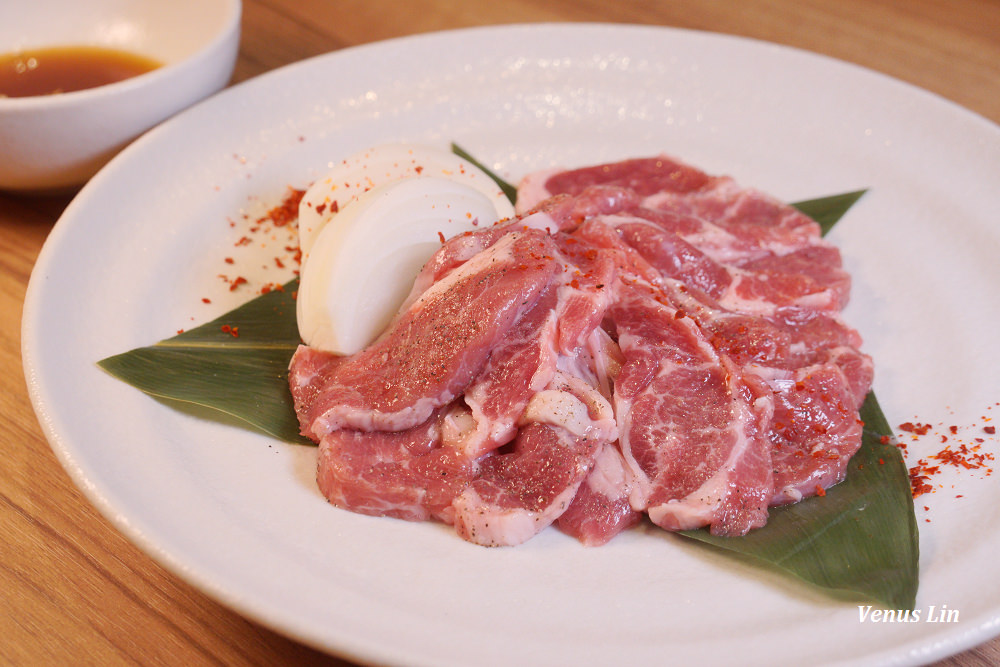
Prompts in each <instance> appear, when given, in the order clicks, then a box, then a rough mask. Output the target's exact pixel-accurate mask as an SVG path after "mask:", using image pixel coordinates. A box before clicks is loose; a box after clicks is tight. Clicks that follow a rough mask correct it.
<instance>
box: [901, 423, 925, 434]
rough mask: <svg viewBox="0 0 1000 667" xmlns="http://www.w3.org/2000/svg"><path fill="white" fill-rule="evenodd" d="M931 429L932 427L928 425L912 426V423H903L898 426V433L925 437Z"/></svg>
mask: <svg viewBox="0 0 1000 667" xmlns="http://www.w3.org/2000/svg"><path fill="white" fill-rule="evenodd" d="M932 428H933V427H932V426H931V425H930V424H920V423H916V424H914V423H913V422H903V423H902V424H900V425H899V430H900V431H906V432H907V433H913V434H915V435H927V433H928V432H929V431H930V430H931V429H932Z"/></svg>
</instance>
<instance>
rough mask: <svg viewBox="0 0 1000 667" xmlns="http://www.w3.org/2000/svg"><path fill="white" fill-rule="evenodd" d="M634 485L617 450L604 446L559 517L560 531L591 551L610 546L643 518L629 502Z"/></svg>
mask: <svg viewBox="0 0 1000 667" xmlns="http://www.w3.org/2000/svg"><path fill="white" fill-rule="evenodd" d="M635 485H636V481H635V478H634V476H633V474H632V472H631V470H630V469H629V467H628V465H626V463H625V459H624V458H623V457H622V454H621V452H620V451H619V450H618V446H617V445H616V444H615V443H612V442H606V443H604V444H603V445H602V446H601V449H600V450H599V451H598V453H597V456H596V457H595V458H594V468H593V470H591V471H590V473H588V474H587V477H586V478H585V479H584V480H583V484H581V485H580V488H579V490H577V492H576V496H574V498H573V502H572V503H570V506H569V507H568V508H567V509H566V511H565V512H563V513H562V515H561V516H560V517H559V521H558V526H559V529H560V530H562V531H563V532H564V533H566V534H568V535H572V536H573V537H575V538H576V539H578V540H579V541H580V542H582V543H583V544H585V545H587V546H590V547H593V546H601V545H603V544H607V543H608V542H610V541H611V540H612V538H614V537H615V536H616V535H618V534H619V533H621V532H622V531H623V530H627V529H629V528H631V527H632V526H634V525H636V524H638V523H639V520H640V519H641V517H642V513H641V512H639V511H636V510H635V509H634V508H633V507H632V503H631V501H630V498H631V496H632V491H633V488H634V487H635Z"/></svg>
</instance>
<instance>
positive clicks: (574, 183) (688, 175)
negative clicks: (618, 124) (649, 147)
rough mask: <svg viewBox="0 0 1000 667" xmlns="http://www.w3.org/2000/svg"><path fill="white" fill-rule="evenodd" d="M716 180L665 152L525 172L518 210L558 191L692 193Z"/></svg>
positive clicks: (652, 193) (518, 199)
mask: <svg viewBox="0 0 1000 667" xmlns="http://www.w3.org/2000/svg"><path fill="white" fill-rule="evenodd" d="M715 181H716V179H715V178H713V177H711V176H709V175H708V174H706V173H705V172H703V171H701V170H700V169H696V168H695V167H691V166H689V165H686V164H684V163H682V162H679V161H677V160H674V159H673V158H670V157H667V156H665V155H660V156H657V157H651V158H636V159H632V160H623V161H621V162H613V163H607V164H600V165H595V166H591V167H583V168H580V169H570V170H561V169H554V170H548V171H540V172H536V173H534V174H529V175H528V176H527V177H525V178H524V179H523V180H522V181H521V183H520V184H519V185H518V191H517V206H518V211H519V212H521V211H527V210H530V209H532V208H534V207H536V206H538V204H539V203H541V202H542V201H544V200H545V199H547V198H549V197H551V196H553V195H558V194H568V195H578V194H580V193H582V192H583V191H584V190H586V189H587V188H590V187H592V186H595V185H606V186H616V187H620V188H625V189H628V190H631V191H633V192H634V193H636V194H637V195H639V196H640V197H648V196H650V195H654V194H658V193H662V192H682V193H684V192H692V191H697V190H700V189H703V188H706V187H709V186H711V185H712V184H713V183H714V182H715Z"/></svg>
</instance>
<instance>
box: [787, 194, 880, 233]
mask: <svg viewBox="0 0 1000 667" xmlns="http://www.w3.org/2000/svg"><path fill="white" fill-rule="evenodd" d="M866 192H868V191H867V190H855V191H854V192H845V193H844V194H840V195H833V196H830V197H821V198H819V199H808V200H806V201H800V202H796V203H794V204H792V206H794V207H795V208H797V209H799V211H801V212H802V213H805V214H806V215H808V216H809V217H810V218H812V219H813V220H815V221H816V222H818V223H819V226H820V229H822V230H823V234H827V233H828V232H829V231H830V230H831V229H833V226H834V225H835V224H837V222H838V221H839V220H840V219H841V218H842V217H844V214H845V213H847V210H848V209H849V208H851V207H852V206H854V203H855V202H856V201H858V200H859V199H861V196H862V195H863V194H865V193H866Z"/></svg>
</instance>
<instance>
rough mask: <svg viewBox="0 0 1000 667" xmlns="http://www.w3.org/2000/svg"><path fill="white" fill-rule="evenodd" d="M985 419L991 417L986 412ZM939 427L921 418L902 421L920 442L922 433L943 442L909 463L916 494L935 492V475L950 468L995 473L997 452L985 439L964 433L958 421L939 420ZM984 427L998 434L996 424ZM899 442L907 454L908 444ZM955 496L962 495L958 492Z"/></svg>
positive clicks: (987, 432) (907, 430)
mask: <svg viewBox="0 0 1000 667" xmlns="http://www.w3.org/2000/svg"><path fill="white" fill-rule="evenodd" d="M982 419H983V420H984V421H989V418H988V417H985V416H984V417H983V418H982ZM937 428H938V429H940V430H939V431H935V427H934V426H933V425H931V424H924V423H921V422H919V421H912V422H904V423H902V424H900V425H899V429H900V430H901V431H904V432H906V433H910V434H911V437H910V440H911V441H914V442H917V441H920V440H921V436H927V435H933V436H934V437H935V441H936V442H937V443H938V446H941V445H944V447H943V448H941V449H939V450H938V451H937V452H936V453H933V454H929V455H926V456H924V457H922V458H920V459H919V460H918V461H917V462H916V464H915V465H912V466H909V475H910V488H911V490H912V491H913V497H914V498H916V497H918V496H921V495H923V494H925V493H933V492H934V491H935V490H936V489H937V488H938V487H936V486H935V485H934V484H933V478H934V477H935V476H936V475H939V474H941V473H942V472H944V471H945V470H947V469H951V470H966V471H975V472H979V473H981V474H982V475H985V476H989V475H992V474H993V462H994V461H995V454H994V453H993V452H990V451H986V450H984V449H983V446H984V445H985V444H986V439H984V438H981V437H971V438H970V437H967V436H965V435H963V429H961V428H960V427H959V426H958V425H957V424H952V425H949V426H945V425H944V424H938V426H937ZM982 430H983V432H984V433H986V434H987V435H995V434H996V428H995V427H993V426H984V427H982ZM946 434H947V435H946ZM883 440H884V438H883ZM896 446H897V447H899V448H900V449H901V450H903V453H904V455H905V454H906V453H907V449H906V445H904V444H903V443H902V442H897V443H896ZM914 446H916V445H914ZM955 497H956V498H961V497H962V496H961V495H960V494H959V495H956V496H955Z"/></svg>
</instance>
